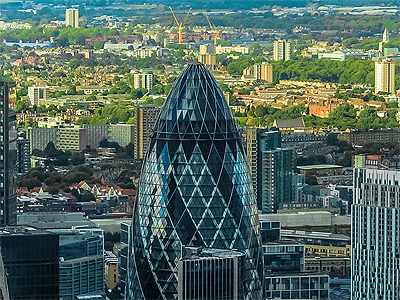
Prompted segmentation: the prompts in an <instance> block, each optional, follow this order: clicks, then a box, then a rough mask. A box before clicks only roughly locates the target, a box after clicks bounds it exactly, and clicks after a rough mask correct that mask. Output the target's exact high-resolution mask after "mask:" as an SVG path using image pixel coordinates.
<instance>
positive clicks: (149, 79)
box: [133, 73, 154, 91]
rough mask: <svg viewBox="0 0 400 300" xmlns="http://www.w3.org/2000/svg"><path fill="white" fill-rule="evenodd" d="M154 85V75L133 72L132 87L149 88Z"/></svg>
mask: <svg viewBox="0 0 400 300" xmlns="http://www.w3.org/2000/svg"><path fill="white" fill-rule="evenodd" d="M153 85H154V75H153V74H151V73H135V74H133V87H134V88H135V89H142V88H145V89H147V90H149V91H150V90H151V89H152V87H153Z"/></svg>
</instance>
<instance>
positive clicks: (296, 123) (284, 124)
mask: <svg viewBox="0 0 400 300" xmlns="http://www.w3.org/2000/svg"><path fill="white" fill-rule="evenodd" d="M276 127H278V128H296V127H305V124H304V120H303V119H287V120H276Z"/></svg>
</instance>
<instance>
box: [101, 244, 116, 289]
mask: <svg viewBox="0 0 400 300" xmlns="http://www.w3.org/2000/svg"><path fill="white" fill-rule="evenodd" d="M105 254H106V256H105V267H104V274H105V281H106V287H107V288H108V289H110V290H112V289H114V288H115V287H116V286H117V284H118V267H119V262H118V257H117V256H116V255H115V254H114V253H112V252H111V251H106V252H105Z"/></svg>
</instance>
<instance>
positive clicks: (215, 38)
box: [204, 11, 219, 45]
mask: <svg viewBox="0 0 400 300" xmlns="http://www.w3.org/2000/svg"><path fill="white" fill-rule="evenodd" d="M204 14H205V15H206V18H207V21H208V24H210V27H211V30H214V31H215V32H216V33H215V36H214V45H217V40H218V38H219V31H218V30H217V28H215V26H213V24H212V23H211V21H210V18H209V17H208V15H207V13H206V11H204Z"/></svg>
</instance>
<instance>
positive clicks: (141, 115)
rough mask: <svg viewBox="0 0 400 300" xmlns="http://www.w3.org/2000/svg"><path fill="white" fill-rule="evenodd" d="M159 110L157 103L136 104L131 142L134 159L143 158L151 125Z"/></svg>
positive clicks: (148, 142) (151, 130)
mask: <svg viewBox="0 0 400 300" xmlns="http://www.w3.org/2000/svg"><path fill="white" fill-rule="evenodd" d="M160 111H161V106H157V105H138V106H136V107H135V139H134V143H133V144H134V157H135V158H136V159H143V158H144V157H145V156H146V152H147V149H148V148H149V145H150V137H151V134H152V133H153V127H154V125H155V123H156V120H157V117H158V115H159V114H160Z"/></svg>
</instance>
